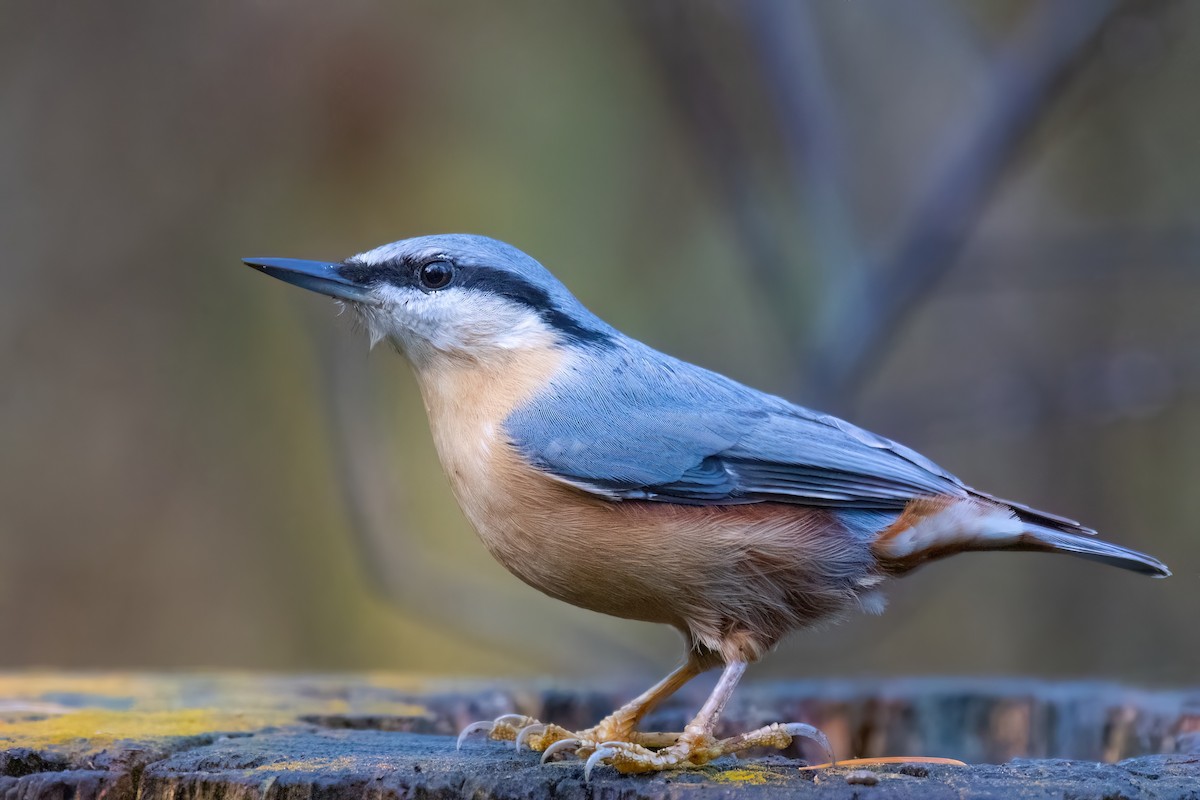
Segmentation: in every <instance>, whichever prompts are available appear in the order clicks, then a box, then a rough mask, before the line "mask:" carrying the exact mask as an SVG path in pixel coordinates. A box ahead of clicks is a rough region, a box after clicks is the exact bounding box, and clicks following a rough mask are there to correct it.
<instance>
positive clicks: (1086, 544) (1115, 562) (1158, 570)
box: [975, 492, 1171, 578]
mask: <svg viewBox="0 0 1200 800" xmlns="http://www.w3.org/2000/svg"><path fill="white" fill-rule="evenodd" d="M975 494H978V495H979V496H980V497H983V498H985V499H987V500H990V501H992V502H995V503H1000V504H1002V505H1005V506H1008V507H1009V508H1010V509H1012V511H1013V513H1015V514H1016V515H1017V519H1019V520H1021V522H1022V523H1023V524H1024V526H1025V529H1024V531H1023V532H1022V535H1021V538H1020V545H1018V547H1020V548H1021V549H1030V550H1045V551H1047V552H1052V553H1067V554H1068V555H1073V556H1078V557H1079V558H1086V559H1088V560H1089V561H1098V562H1100V563H1101V564H1108V565H1110V566H1113V567H1120V568H1121V569H1128V570H1132V571H1133V572H1140V573H1141V574H1143V575H1153V576H1155V577H1157V578H1165V577H1167V576H1168V575H1170V574H1171V570H1169V569H1167V565H1166V564H1164V563H1162V562H1161V561H1159V560H1158V559H1157V558H1154V557H1153V556H1148V555H1146V554H1145V553H1139V552H1138V551H1136V550H1130V549H1129V548H1126V547H1121V546H1120V545H1115V544H1112V543H1111V542H1106V541H1104V540H1103V539H1097V538H1095V537H1096V532H1095V531H1094V530H1092V529H1091V528H1088V527H1085V526H1083V525H1080V524H1079V523H1078V522H1076V521H1075V520H1073V519H1068V518H1067V517H1060V516H1058V515H1057V514H1050V513H1047V512H1045V511H1039V510H1038V509H1036V508H1030V507H1029V506H1026V505H1022V504H1020V503H1014V502H1013V501H1011V500H1001V499H1000V498H998V497H992V496H991V495H986V494H983V493H982V492H976V493H975ZM1022 545H1024V547H1022Z"/></svg>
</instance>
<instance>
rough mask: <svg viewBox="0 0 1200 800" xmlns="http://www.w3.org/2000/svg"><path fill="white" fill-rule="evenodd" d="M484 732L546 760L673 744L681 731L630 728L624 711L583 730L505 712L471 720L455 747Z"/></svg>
mask: <svg viewBox="0 0 1200 800" xmlns="http://www.w3.org/2000/svg"><path fill="white" fill-rule="evenodd" d="M477 733H486V734H487V736H488V738H489V739H496V740H497V741H508V742H513V743H514V746H515V747H516V748H517V749H518V750H520V749H521V748H522V747H528V748H529V749H530V750H533V751H535V752H538V753H541V754H542V762H543V763H545V762H547V761H549V760H550V759H552V758H553V757H554V756H556V755H559V754H562V753H568V752H572V753H574V754H575V755H576V756H578V757H579V758H588V757H589V756H591V755H592V753H594V752H595V751H596V748H598V747H600V746H601V745H602V744H612V743H614V742H620V743H623V744H629V745H633V746H637V747H642V748H643V749H645V748H652V747H653V748H657V747H667V746H669V745H672V744H675V742H676V740H678V739H679V737H680V736H681V735H682V734H679V733H643V732H639V731H636V730H634V729H633V723H632V722H631V721H630V720H629V719H628V718H626V717H624V716H623V715H619V714H613V715H611V716H609V717H606V718H605V719H603V720H601V721H600V722H599V723H598V724H597V725H595V726H594V727H591V728H588V729H587V730H582V731H569V730H567V729H566V728H564V727H562V726H561V725H554V724H552V723H544V722H539V721H538V720H536V719H534V718H533V717H526V716H524V715H522V714H505V715H504V716H501V717H497V718H496V719H494V720H491V721H487V720H484V721H481V722H473V723H471V724H470V725H468V726H467V727H465V728H463V729H462V732H461V733H459V735H458V747H459V748H461V747H462V745H463V742H465V741H466V740H467V738H468V737H470V736H472V735H474V734H477Z"/></svg>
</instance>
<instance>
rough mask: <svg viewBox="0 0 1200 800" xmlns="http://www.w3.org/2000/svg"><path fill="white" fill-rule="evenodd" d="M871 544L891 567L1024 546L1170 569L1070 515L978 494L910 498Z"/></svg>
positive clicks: (1145, 570) (1161, 573)
mask: <svg viewBox="0 0 1200 800" xmlns="http://www.w3.org/2000/svg"><path fill="white" fill-rule="evenodd" d="M872 549H873V550H874V552H875V555H876V556H877V557H878V558H879V559H880V561H881V562H882V564H883V566H884V567H885V568H886V569H888V570H890V571H892V572H894V573H899V572H906V571H908V570H911V569H913V568H915V567H918V566H920V565H921V564H924V563H927V562H929V561H934V560H937V559H940V558H945V557H946V556H949V555H953V554H954V553H962V552H967V551H979V550H1024V551H1035V552H1043V553H1066V554H1068V555H1073V556H1077V557H1079V558H1086V559H1089V560H1091V561H1098V562H1100V563H1102V564H1109V565H1112V566H1114V567H1120V568H1122V569H1128V570H1132V571H1133V572H1140V573H1141V574H1143V575H1153V576H1155V577H1159V578H1165V577H1166V576H1168V575H1170V574H1171V571H1170V570H1169V569H1167V567H1166V565H1165V564H1163V563H1162V562H1161V561H1159V560H1158V559H1156V558H1154V557H1152V556H1148V555H1146V554H1145V553H1139V552H1137V551H1136V550H1130V549H1128V548H1125V547H1121V546H1120V545H1115V544H1112V543H1110V542H1106V541H1104V540H1103V539H1099V538H1097V537H1096V532H1095V531H1093V530H1091V529H1090V528H1085V527H1084V526H1082V525H1080V524H1079V523H1078V522H1075V521H1074V520H1070V519H1066V518H1065V517H1058V516H1055V515H1053V514H1047V513H1045V512H1043V511H1037V510H1036V509H1033V508H1029V507H1028V506H1023V505H1021V504H1019V503H1010V502H1008V501H1006V500H998V499H996V498H993V497H989V496H987V495H983V494H977V495H976V496H974V497H968V498H962V497H956V498H950V497H937V498H918V499H916V500H913V501H912V502H911V503H909V505H908V506H907V507H906V508H905V509H904V513H903V514H901V515H900V516H899V518H897V519H896V521H895V522H894V523H892V524H891V525H890V526H888V527H887V528H886V529H884V530H883V531H882V532H880V534H879V535H878V536H877V538H876V539H875V541H874V542H873V543H872Z"/></svg>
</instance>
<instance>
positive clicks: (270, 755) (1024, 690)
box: [0, 674, 1200, 800]
mask: <svg viewBox="0 0 1200 800" xmlns="http://www.w3.org/2000/svg"><path fill="white" fill-rule="evenodd" d="M628 688H629V689H633V688H634V687H628ZM624 694H625V692H616V691H590V690H582V691H578V690H572V689H569V688H563V687H558V688H548V687H547V686H546V685H544V684H540V685H539V684H522V685H512V684H487V683H478V682H476V683H461V682H460V683H454V682H446V681H431V680H428V679H419V678H411V677H405V676H396V675H359V676H288V677H283V676H249V675H227V674H221V675H215V674H214V675H177V676H152V675H63V674H11V675H0V798H3V800H42V799H43V798H51V799H53V800H60V799H61V800H66V799H67V798H74V800H93V798H106V800H126V799H128V800H135V799H136V800H155V799H156V798H170V799H171V800H176V799H183V798H187V799H188V800H240V799H241V798H247V800H258V799H259V798H261V799H262V800H276V799H277V798H279V799H282V798H304V799H305V800H312V799H314V798H321V799H322V800H342V798H351V797H354V798H359V797H367V796H369V797H379V798H391V797H396V798H408V797H429V798H442V797H447V798H448V797H472V798H480V799H482V798H522V799H523V800H536V799H537V798H586V797H604V798H610V797H611V798H617V797H621V798H625V797H628V798H675V797H684V796H686V797H695V796H697V795H696V792H697V791H700V790H702V791H703V794H704V797H706V798H709V797H722V798H723V797H734V796H745V797H751V796H753V797H759V796H762V795H763V794H770V795H771V796H783V797H839V798H840V797H847V798H848V797H862V798H867V797H879V798H902V797H913V798H917V797H920V798H940V797H956V798H960V797H1028V798H1066V797H1070V798H1077V799H1080V798H1093V797H1094V798H1111V797H1129V798H1134V797H1155V798H1168V797H1171V798H1173V797H1181V798H1182V797H1189V798H1200V691H1191V692H1183V691H1179V692H1176V691H1154V692H1148V691H1134V690H1129V689H1124V688H1121V687H1117V686H1113V685H1108V684H1086V683H1067V684H1053V683H1037V682H1023V681H983V680H973V681H961V680H920V681H887V682H869V681H862V682H853V681H814V682H802V683H801V682H796V683H778V682H777V683H760V684H749V685H747V686H745V687H744V689H743V690H742V691H740V692H739V694H738V695H737V696H736V698H735V701H734V703H733V705H732V707H731V708H730V709H729V710H728V712H727V714H726V717H725V720H724V722H723V724H724V726H725V728H726V729H727V730H729V731H733V730H739V729H744V728H746V727H754V726H758V725H761V724H763V723H766V722H770V721H777V720H803V721H808V722H812V723H814V724H817V725H819V726H820V727H822V728H823V729H824V730H825V731H826V732H827V733H828V734H829V736H830V738H831V740H832V741H833V743H834V746H835V748H836V750H837V751H838V755H839V756H841V757H848V756H864V755H865V756H873V755H931V756H945V757H951V758H960V759H962V760H965V761H968V762H971V763H973V764H974V766H970V767H943V766H926V765H893V766H887V767H874V768H872V769H871V770H869V771H868V772H867V773H866V774H856V772H855V771H853V770H850V769H833V770H825V771H821V772H817V773H813V772H806V771H802V770H800V769H799V767H800V766H802V765H803V762H802V761H801V760H799V759H800V758H802V757H803V755H804V753H803V752H788V753H784V754H782V755H774V754H770V755H764V756H763V757H761V758H750V759H744V760H740V761H739V760H735V759H723V760H721V761H719V762H716V763H714V764H712V765H709V766H707V767H705V768H704V769H701V770H693V771H689V772H675V773H668V774H665V775H658V776H651V777H645V776H641V777H638V776H634V777H622V776H618V775H616V773H615V772H614V771H612V770H611V769H607V768H598V769H597V770H596V772H595V773H594V774H593V776H592V781H591V783H590V784H586V783H584V781H583V775H582V767H581V765H580V764H579V763H578V762H577V761H564V762H559V763H555V764H550V765H546V766H541V765H539V764H538V759H537V756H535V755H534V754H531V753H529V752H522V753H517V752H514V751H513V750H512V748H511V745H508V746H506V745H504V744H501V743H498V742H490V741H486V740H474V741H472V742H470V743H469V744H468V745H467V746H466V747H464V749H463V750H462V751H457V752H456V751H455V749H454V740H453V738H452V736H451V735H452V734H453V733H455V732H456V731H457V730H458V729H460V728H461V727H462V726H464V725H466V724H467V723H469V722H471V721H474V720H477V719H483V718H491V717H494V716H497V715H499V714H502V713H507V712H511V711H519V712H521V713H526V714H530V715H532V716H539V717H541V718H542V719H551V720H554V721H556V722H560V723H563V724H566V725H567V726H568V727H582V726H585V725H587V724H589V723H591V722H593V721H595V720H596V719H597V718H599V717H600V716H602V715H603V714H604V713H606V712H607V711H608V710H609V709H610V708H611V707H612V705H613V704H614V703H615V702H616V701H617V700H618V699H620V697H621V696H623V695H624ZM698 700H699V696H698V694H697V693H696V692H691V693H690V694H686V695H685V696H684V697H683V698H681V699H680V701H679V702H678V703H675V704H673V705H671V706H669V707H668V708H665V709H663V710H662V711H661V712H659V713H658V714H657V716H656V718H655V719H653V720H651V721H650V724H651V726H652V727H655V728H657V729H660V730H662V729H668V728H670V729H677V728H678V727H679V726H680V725H681V724H682V722H683V720H684V719H685V718H686V716H687V713H688V711H689V710H690V708H691V707H692V706H693V705H694V704H695V703H696V702H697V701H698ZM811 755H814V756H815V755H816V754H811ZM1030 757H1032V758H1034V759H1038V760H1029V758H1030ZM1014 759H1016V760H1014ZM1065 759H1073V760H1065ZM986 762H992V763H986ZM997 762H1003V763H1000V765H997ZM1099 762H1115V763H1099Z"/></svg>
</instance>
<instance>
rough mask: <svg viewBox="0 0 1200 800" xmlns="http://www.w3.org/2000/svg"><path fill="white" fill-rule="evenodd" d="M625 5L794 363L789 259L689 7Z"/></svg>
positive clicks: (797, 350)
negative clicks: (703, 166) (772, 221)
mask: <svg viewBox="0 0 1200 800" xmlns="http://www.w3.org/2000/svg"><path fill="white" fill-rule="evenodd" d="M628 8H629V10H630V13H631V16H632V17H633V18H634V20H635V21H636V23H637V24H636V27H637V30H638V32H639V33H640V34H641V35H642V36H643V37H644V38H645V40H646V43H647V50H648V52H649V55H650V57H651V58H653V59H654V60H655V62H656V63H657V67H658V71H659V73H660V75H661V76H662V79H663V82H664V84H665V86H666V88H667V94H668V97H669V98H670V99H671V100H673V101H674V102H675V104H676V112H677V113H678V114H679V116H680V117H681V118H682V119H684V120H685V121H686V124H687V128H688V129H689V130H690V131H691V132H692V133H693V134H694V135H693V136H692V137H691V138H692V141H693V142H694V143H695V144H696V146H697V147H698V149H699V153H698V156H699V158H700V159H701V160H702V161H703V162H704V164H705V170H704V172H705V173H707V174H710V175H712V176H713V178H714V180H715V182H716V184H717V189H718V196H719V199H720V200H722V201H724V203H725V206H726V209H727V210H728V212H729V215H730V218H731V220H732V222H733V227H734V229H735V231H736V233H737V237H738V242H739V243H740V245H741V247H742V249H743V251H744V253H745V256H746V258H745V264H744V266H745V267H746V268H747V269H749V270H750V271H751V272H752V273H753V274H754V275H755V277H756V279H757V281H758V283H759V284H760V285H762V286H763V287H766V288H767V289H768V291H765V292H763V298H764V300H765V302H766V303H767V304H768V305H769V307H770V311H771V315H772V317H773V318H774V321H775V323H776V324H777V325H778V326H779V329H780V331H781V333H782V334H783V336H784V340H785V347H786V348H787V350H788V353H789V355H790V356H791V361H792V363H799V362H800V360H801V359H802V358H803V351H802V349H801V347H800V343H801V342H802V341H803V339H804V334H805V330H804V326H803V325H802V324H801V320H800V315H798V314H796V313H795V307H794V304H793V303H792V301H791V292H789V291H787V286H788V283H789V278H788V273H789V271H790V267H789V264H790V259H789V258H788V256H787V253H786V252H785V250H784V246H783V243H782V242H781V241H780V237H779V236H777V235H776V232H775V231H774V230H773V228H772V225H771V221H770V219H769V218H768V215H767V213H766V210H765V208H764V205H763V204H764V198H763V197H762V195H761V192H759V191H758V187H757V185H756V183H755V180H754V175H753V170H752V169H751V167H750V165H749V163H748V162H749V158H750V155H749V153H748V150H747V146H746V143H745V142H744V141H743V139H744V137H743V135H742V130H741V126H740V123H739V121H738V119H737V118H736V115H735V114H734V112H733V111H732V110H731V108H730V103H729V102H728V98H727V97H725V92H724V89H723V88H722V86H721V83H720V81H718V80H717V76H716V73H715V72H714V65H713V63H712V61H711V59H709V58H708V57H707V56H706V54H705V52H704V49H703V47H702V46H701V45H700V43H699V41H698V33H697V31H696V30H695V29H694V25H695V20H694V19H693V17H692V14H691V12H690V9H688V8H687V7H686V6H680V5H676V4H673V3H658V2H640V0H635V2H632V3H630V4H629V6H628Z"/></svg>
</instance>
